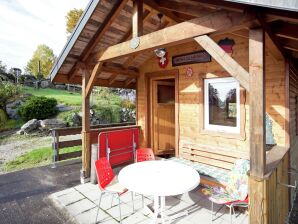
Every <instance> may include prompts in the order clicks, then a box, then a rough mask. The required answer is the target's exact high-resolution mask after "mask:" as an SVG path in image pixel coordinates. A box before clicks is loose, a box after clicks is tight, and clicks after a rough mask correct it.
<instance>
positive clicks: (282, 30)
mask: <svg viewBox="0 0 298 224" xmlns="http://www.w3.org/2000/svg"><path fill="white" fill-rule="evenodd" d="M271 27H272V31H273V33H274V34H275V35H276V36H278V37H283V38H286V39H291V40H298V31H297V29H298V24H291V23H278V24H274V23H273V24H272V25H271Z"/></svg>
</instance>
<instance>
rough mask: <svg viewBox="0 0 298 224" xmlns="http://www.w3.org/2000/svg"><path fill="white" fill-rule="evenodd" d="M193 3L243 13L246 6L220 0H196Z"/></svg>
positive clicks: (187, 1)
mask: <svg viewBox="0 0 298 224" xmlns="http://www.w3.org/2000/svg"><path fill="white" fill-rule="evenodd" d="M183 3H191V4H194V1H192V0H184V1H183ZM195 3H196V4H197V5H201V6H203V7H206V8H210V9H215V10H222V9H225V10H230V11H234V12H241V13H243V12H244V10H245V8H246V6H245V5H243V4H237V3H233V2H228V1H222V0H212V1H210V0H196V1H195Z"/></svg>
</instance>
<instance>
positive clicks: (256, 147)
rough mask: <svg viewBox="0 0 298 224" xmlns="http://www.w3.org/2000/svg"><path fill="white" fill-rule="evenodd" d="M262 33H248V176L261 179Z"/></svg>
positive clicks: (264, 155) (259, 30)
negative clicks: (249, 165)
mask: <svg viewBox="0 0 298 224" xmlns="http://www.w3.org/2000/svg"><path fill="white" fill-rule="evenodd" d="M264 47H265V46H264V31H263V30H262V29H252V30H250V31H249V74H250V93H249V100H250V101H249V107H250V117H249V120H250V164H251V167H250V175H251V176H255V177H258V178H263V177H264V174H265V166H266V152H265V139H266V138H265V137H266V136H265V135H266V133H265V129H266V125H265V112H266V107H265V51H264Z"/></svg>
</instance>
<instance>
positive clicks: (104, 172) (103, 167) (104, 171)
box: [95, 157, 134, 223]
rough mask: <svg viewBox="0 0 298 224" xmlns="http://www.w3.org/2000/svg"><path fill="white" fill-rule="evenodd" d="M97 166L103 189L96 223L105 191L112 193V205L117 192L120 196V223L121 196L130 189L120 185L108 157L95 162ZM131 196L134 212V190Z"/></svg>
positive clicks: (100, 186) (100, 185) (99, 182)
mask: <svg viewBox="0 0 298 224" xmlns="http://www.w3.org/2000/svg"><path fill="white" fill-rule="evenodd" d="M95 168H96V175H97V181H98V186H99V188H100V190H101V191H100V196H99V202H98V209H97V213H96V218H95V223H96V221H97V217H98V212H99V208H100V202H101V197H102V194H104V193H108V194H112V202H111V207H112V204H113V197H114V194H116V195H117V196H118V203H119V204H118V206H119V214H120V223H122V217H121V206H120V196H121V195H122V194H124V193H126V192H127V191H128V190H127V189H126V188H124V187H123V186H121V185H120V183H119V182H118V179H117V176H115V174H114V172H113V170H112V167H111V164H110V162H109V161H108V159H107V158H106V157H102V158H100V159H98V160H97V161H96V162H95ZM131 197H132V206H133V212H134V203H133V201H134V198H133V192H131Z"/></svg>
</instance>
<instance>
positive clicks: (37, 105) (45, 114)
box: [19, 96, 58, 121]
mask: <svg viewBox="0 0 298 224" xmlns="http://www.w3.org/2000/svg"><path fill="white" fill-rule="evenodd" d="M56 106H57V100H56V99H54V98H46V97H43V96H40V97H37V96H33V97H31V98H30V99H29V100H28V101H26V103H24V104H23V105H22V106H21V107H20V109H19V115H20V116H21V118H22V119H23V120H25V121H28V120H31V119H39V120H42V119H47V118H50V117H53V116H56V115H57V114H58V109H57V108H56Z"/></svg>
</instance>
